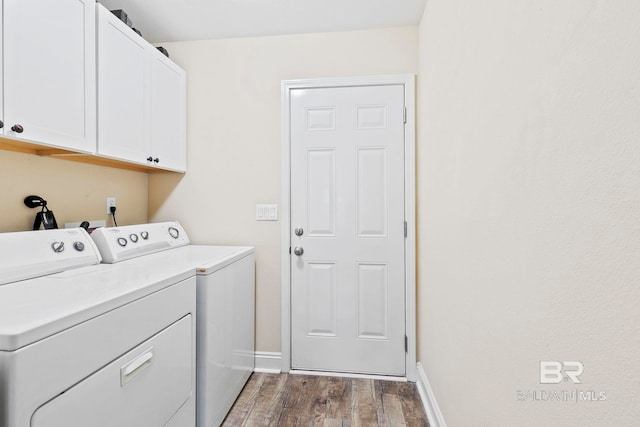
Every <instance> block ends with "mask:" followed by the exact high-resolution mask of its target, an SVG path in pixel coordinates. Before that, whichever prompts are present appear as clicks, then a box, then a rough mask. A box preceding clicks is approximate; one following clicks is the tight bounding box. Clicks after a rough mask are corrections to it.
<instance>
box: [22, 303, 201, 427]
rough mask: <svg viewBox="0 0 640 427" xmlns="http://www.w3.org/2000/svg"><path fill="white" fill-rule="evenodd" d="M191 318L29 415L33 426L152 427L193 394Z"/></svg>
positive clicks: (164, 421)
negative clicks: (31, 415)
mask: <svg viewBox="0 0 640 427" xmlns="http://www.w3.org/2000/svg"><path fill="white" fill-rule="evenodd" d="M191 332H192V319H191V315H188V316H185V317H183V318H182V319H180V320H178V321H177V322H175V323H173V324H172V325H171V326H169V327H167V328H165V329H164V330H162V331H161V332H159V333H158V334H156V335H154V336H153V337H151V338H150V339H149V340H147V341H145V342H143V343H142V344H140V345H139V346H137V347H136V348H134V349H133V350H131V351H129V352H128V353H126V354H125V355H123V356H122V357H120V358H118V359H116V360H115V361H113V362H112V363H110V364H109V365H107V366H105V367H103V368H102V369H100V370H99V371H97V372H95V373H94V374H93V375H91V376H89V377H88V378H86V379H85V380H84V381H82V382H80V383H78V384H77V385H75V386H74V387H72V388H70V389H68V390H67V391H66V392H64V393H62V394H60V395H59V396H58V397H56V398H55V399H53V400H51V401H50V402H48V403H46V404H45V405H43V406H41V407H40V408H39V409H38V410H37V411H36V412H35V413H34V415H33V418H32V420H31V426H32V427H45V426H46V427H86V426H95V427H111V426H113V427H116V426H118V427H146V426H148V427H157V426H161V425H164V424H165V423H166V422H167V421H168V420H169V419H171V417H172V416H173V415H174V414H175V413H176V412H177V411H178V410H179V409H180V407H181V406H182V405H183V404H184V403H185V402H186V401H187V400H188V399H189V397H190V396H191V394H192V392H193V384H192V382H191V373H192V369H193V368H194V366H193V354H192V350H193V347H192V333H191Z"/></svg>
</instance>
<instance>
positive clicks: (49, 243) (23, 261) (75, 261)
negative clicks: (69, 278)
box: [0, 228, 101, 285]
mask: <svg viewBox="0 0 640 427" xmlns="http://www.w3.org/2000/svg"><path fill="white" fill-rule="evenodd" d="M100 259H101V258H100V253H99V252H98V248H96V246H95V245H94V244H93V241H92V240H91V238H90V237H89V235H88V234H87V232H86V231H84V230H83V229H82V228H66V229H61V230H58V229H53V230H39V231H18V232H13V233H0V285H3V284H7V283H13V282H18V281H21V280H25V279H31V278H33V277H39V276H46V275H48V274H53V273H58V272H61V271H65V270H71V269H73V268H79V267H85V266H88V265H95V264H99V263H100Z"/></svg>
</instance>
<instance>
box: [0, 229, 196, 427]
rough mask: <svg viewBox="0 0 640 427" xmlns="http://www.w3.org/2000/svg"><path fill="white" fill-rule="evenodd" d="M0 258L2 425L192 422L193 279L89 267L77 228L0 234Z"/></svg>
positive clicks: (93, 251)
mask: <svg viewBox="0 0 640 427" xmlns="http://www.w3.org/2000/svg"><path fill="white" fill-rule="evenodd" d="M0 257H1V258H2V259H3V261H7V262H3V264H2V265H1V266H0V282H2V285H1V286H0V427H57V426H60V427H63V426H64V427H86V426H92V427H111V426H113V427H115V426H118V427H122V426H130V427H134V426H135V427H140V426H145V427H157V426H172V427H184V426H192V425H194V424H195V398H194V394H195V389H194V385H195V333H194V331H195V312H196V307H195V292H196V287H195V276H194V272H193V271H192V270H191V269H181V267H179V266H172V265H166V266H163V267H162V268H158V269H156V270H155V271H152V272H149V271H141V270H139V269H138V268H137V267H136V266H135V265H131V266H124V265H123V266H118V267H117V268H115V266H111V265H106V264H98V265H96V264H97V263H99V262H100V255H99V252H98V250H97V248H96V247H95V246H94V244H93V241H92V240H91V238H90V237H89V236H88V235H87V234H86V232H85V231H84V230H82V229H72V230H69V229H67V230H50V231H34V232H22V233H2V234H0ZM35 276H38V277H35Z"/></svg>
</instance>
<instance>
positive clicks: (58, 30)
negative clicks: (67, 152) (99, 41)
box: [4, 0, 96, 152]
mask: <svg viewBox="0 0 640 427" xmlns="http://www.w3.org/2000/svg"><path fill="white" fill-rule="evenodd" d="M4 41H5V44H4V122H5V127H4V133H5V135H7V136H12V137H19V138H23V139H27V140H31V141H36V142H40V143H44V144H46V145H53V146H60V147H64V148H70V149H74V150H77V151H85V152H95V146H96V117H95V115H96V109H95V108H96V104H95V87H96V86H95V85H96V81H95V1H94V0H57V1H51V0H30V1H24V0H4ZM14 125H20V126H22V128H23V129H24V131H23V132H22V133H18V132H15V131H12V130H11V127H12V126H14Z"/></svg>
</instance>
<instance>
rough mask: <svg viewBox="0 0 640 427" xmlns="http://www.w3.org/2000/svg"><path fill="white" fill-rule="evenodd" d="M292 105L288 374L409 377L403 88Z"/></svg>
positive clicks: (343, 90)
mask: <svg viewBox="0 0 640 427" xmlns="http://www.w3.org/2000/svg"><path fill="white" fill-rule="evenodd" d="M290 102H291V113H290V114H291V117H290V123H291V130H290V131H291V177H290V180H291V181H290V182H291V202H290V203H291V205H290V207H291V228H292V229H291V252H292V253H291V257H292V259H291V367H292V368H293V369H302V370H321V371H336V372H353V373H367V374H379V375H398V376H403V375H405V246H404V238H405V228H404V220H405V212H404V207H405V203H404V176H405V174H404V131H405V129H404V118H403V116H404V105H405V104H404V87H403V86H402V85H385V86H357V87H335V88H312V89H307V88H301V89H294V90H292V91H291V99H290ZM296 229H297V230H296ZM296 231H297V233H296Z"/></svg>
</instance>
